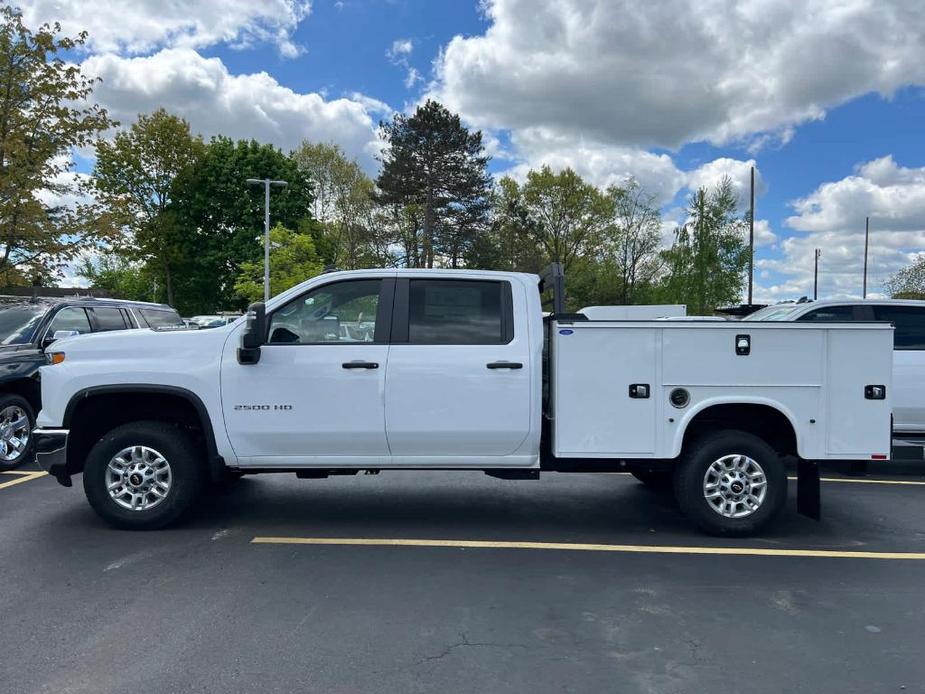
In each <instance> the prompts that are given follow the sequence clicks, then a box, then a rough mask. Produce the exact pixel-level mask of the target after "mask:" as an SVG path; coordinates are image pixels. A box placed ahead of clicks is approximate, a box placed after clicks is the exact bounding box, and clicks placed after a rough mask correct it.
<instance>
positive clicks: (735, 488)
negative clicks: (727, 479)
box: [729, 481, 745, 494]
mask: <svg viewBox="0 0 925 694" xmlns="http://www.w3.org/2000/svg"><path fill="white" fill-rule="evenodd" d="M729 488H730V489H731V490H732V492H733V493H734V494H741V493H742V492H743V491H744V490H745V485H744V484H742V483H741V482H738V481H736V482H733V483H732V484H730V485H729Z"/></svg>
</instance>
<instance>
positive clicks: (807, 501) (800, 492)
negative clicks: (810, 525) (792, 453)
mask: <svg viewBox="0 0 925 694" xmlns="http://www.w3.org/2000/svg"><path fill="white" fill-rule="evenodd" d="M821 506H822V500H821V492H820V484H819V465H818V464H817V463H814V462H812V461H809V460H800V461H799V462H797V513H799V514H802V515H804V516H806V517H808V518H812V519H813V520H819V519H820V518H821V517H822V508H821Z"/></svg>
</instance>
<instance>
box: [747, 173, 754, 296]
mask: <svg viewBox="0 0 925 694" xmlns="http://www.w3.org/2000/svg"><path fill="white" fill-rule="evenodd" d="M748 209H749V212H748V305H749V306H751V305H752V283H753V282H754V280H755V167H754V166H753V167H752V187H751V197H750V204H749V208H748Z"/></svg>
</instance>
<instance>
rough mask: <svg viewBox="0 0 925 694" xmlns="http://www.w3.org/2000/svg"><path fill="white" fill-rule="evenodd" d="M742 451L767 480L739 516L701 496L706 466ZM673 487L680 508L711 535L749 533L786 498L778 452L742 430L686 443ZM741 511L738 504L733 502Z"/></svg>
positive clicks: (766, 520)
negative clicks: (753, 502) (751, 504)
mask: <svg viewBox="0 0 925 694" xmlns="http://www.w3.org/2000/svg"><path fill="white" fill-rule="evenodd" d="M730 455H745V456H748V457H749V458H751V459H752V460H753V461H754V462H755V463H757V464H758V465H759V466H760V467H761V469H762V470H763V471H764V477H765V479H766V481H767V487H766V491H765V496H764V499H763V500H762V501H761V503H760V505H759V506H758V507H757V509H755V510H754V511H752V512H751V513H750V515H747V516H744V517H741V518H732V517H727V516H724V515H723V514H722V513H720V512H719V511H717V510H716V508H715V507H714V505H713V504H711V503H710V502H709V501H708V500H707V498H706V496H705V478H706V474H707V470H708V468H709V467H710V466H711V465H712V464H713V463H714V462H715V461H719V460H720V459H721V458H723V457H724V456H730ZM674 491H675V496H676V497H677V500H678V504H679V505H680V507H681V510H682V511H683V512H684V514H685V515H687V516H688V517H689V518H691V519H692V520H693V521H694V522H696V523H697V525H699V526H700V527H701V528H702V529H703V530H705V531H706V532H708V533H710V534H712V535H724V536H727V537H744V536H748V535H753V534H755V533H756V532H758V531H759V530H760V529H761V528H763V527H765V526H766V525H767V524H768V523H770V522H771V521H772V520H773V519H774V518H775V516H777V515H778V514H779V513H780V511H781V509H783V507H784V503H785V502H786V501H787V471H786V468H785V467H784V462H783V460H782V459H781V457H780V455H778V453H777V452H776V451H775V450H774V449H773V448H771V447H770V446H769V445H768V444H767V443H765V442H764V441H763V440H761V439H760V438H758V437H757V436H754V435H752V434H749V433H746V432H744V431H734V430H727V431H718V432H715V433H712V434H707V435H705V436H703V437H701V438H699V439H697V440H696V441H694V442H692V443H691V444H689V445H688V446H687V447H686V450H685V451H684V453H683V454H682V458H681V460H680V461H679V465H678V469H677V473H676V474H675V479H674ZM734 508H736V509H740V510H741V511H742V512H745V510H746V509H745V508H744V507H742V506H735V507H734Z"/></svg>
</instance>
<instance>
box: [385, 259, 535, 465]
mask: <svg viewBox="0 0 925 694" xmlns="http://www.w3.org/2000/svg"><path fill="white" fill-rule="evenodd" d="M513 289H514V288H513V287H512V285H511V283H510V282H509V281H506V280H487V279H485V280H483V279H456V278H447V279H443V278H440V279H434V278H426V279H425V278H423V277H422V278H420V279H415V278H413V277H412V278H401V277H400V278H399V279H398V280H397V283H396V293H395V310H394V320H393V325H392V346H391V350H390V353H389V366H388V370H387V372H386V384H385V394H386V403H385V420H386V433H387V434H388V439H389V447H390V449H391V452H392V456H393V462H394V463H395V464H419V465H422V466H426V465H434V466H440V465H442V466H464V465H477V464H485V463H486V462H490V461H486V460H485V458H486V457H499V456H509V455H511V454H513V453H515V452H516V451H517V450H518V448H519V447H520V446H521V445H522V444H523V443H524V441H525V439H526V438H527V435H528V433H529V432H530V413H531V400H530V398H531V368H530V367H531V364H530V348H529V337H528V330H527V326H526V316H527V311H526V307H525V305H524V301H525V299H524V297H523V296H520V295H519V294H517V295H515V294H514V292H513ZM517 289H518V290H519V292H522V288H521V287H517ZM480 459H481V460H480Z"/></svg>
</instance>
